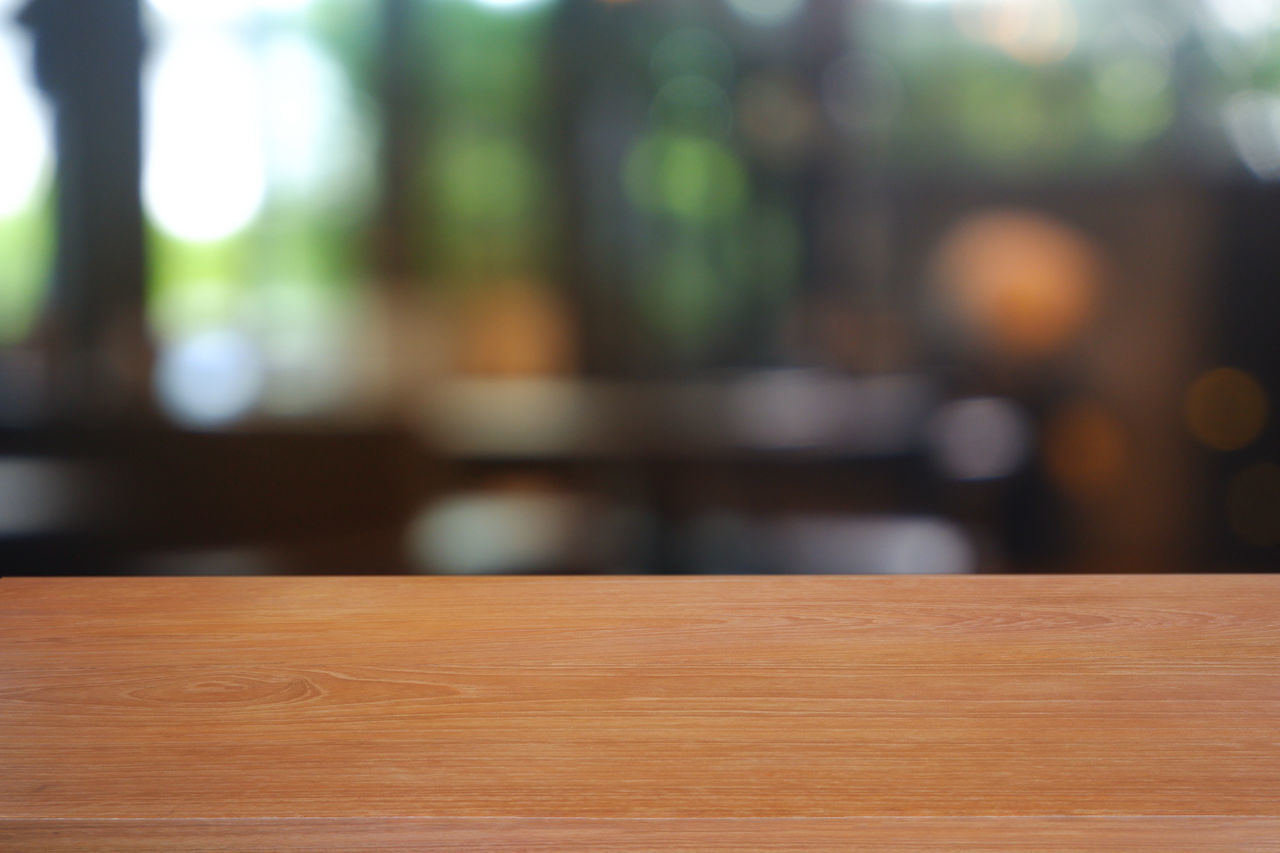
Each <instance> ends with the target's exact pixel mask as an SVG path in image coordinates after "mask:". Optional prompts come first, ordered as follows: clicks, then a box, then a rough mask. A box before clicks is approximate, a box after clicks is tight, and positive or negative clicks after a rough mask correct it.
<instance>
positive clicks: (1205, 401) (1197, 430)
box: [1183, 367, 1267, 450]
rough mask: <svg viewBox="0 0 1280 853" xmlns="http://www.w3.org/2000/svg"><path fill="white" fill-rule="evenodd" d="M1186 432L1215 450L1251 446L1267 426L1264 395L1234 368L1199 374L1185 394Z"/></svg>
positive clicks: (1246, 376) (1251, 380)
mask: <svg viewBox="0 0 1280 853" xmlns="http://www.w3.org/2000/svg"><path fill="white" fill-rule="evenodd" d="M1183 414H1184V416H1185V418H1186V422H1187V429H1189V430H1190V431H1191V434H1192V435H1194V436H1195V437H1196V438H1197V439H1198V440H1200V441H1201V442H1203V443H1204V444H1206V445H1208V446H1209V447H1212V448H1213V449H1215V450H1238V449H1240V448H1241V447H1245V446H1247V445H1249V444H1251V443H1252V442H1253V441H1254V439H1256V438H1257V437H1258V435H1259V434H1260V433H1261V432H1262V429H1263V427H1265V426H1266V424H1267V394H1266V392H1265V391H1264V390H1263V389H1262V386H1261V385H1259V384H1258V381H1257V380H1256V379H1254V378H1253V377H1252V376H1250V375H1249V374H1248V373H1245V372H1244V371H1243V370H1237V369H1235V368H1233V367H1220V368H1217V369H1216V370H1210V371H1208V372H1206V373H1204V374H1202V375H1201V376H1200V377H1199V378H1198V379H1197V380H1196V381H1195V382H1194V383H1193V384H1192V385H1191V388H1190V389H1189V390H1188V391H1187V397H1186V401H1185V405H1184V407H1183Z"/></svg>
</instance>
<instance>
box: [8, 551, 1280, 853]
mask: <svg viewBox="0 0 1280 853" xmlns="http://www.w3.org/2000/svg"><path fill="white" fill-rule="evenodd" d="M373 849H378V850H384V849H391V850H406V851H408V850H414V851H418V850H449V851H458V850H504V851H507V850H539V851H542V850H545V851H551V850H610V849H616V850H697V851H715V850H767V851H782V850H795V851H801V850H803V851H815V850H818V851H821V850H831V851H835V850H840V851H849V850H929V851H949V850H999V851H1015V850H1016V851H1030V850H1126V851H1132V850H1153V851H1154V850H1160V851H1174V850H1188V851H1190V850H1197V851H1207V850H1215V851H1217V850H1277V851H1280V576H1237V575H1222V576H1186V575H1182V576H1078V577H994V576H990V577H983V576H979V577H899V578H885V577H752V578H731V577H703V578H496V579H446V578H392V577H361V578H358V579H357V578H324V579H319V578H314V579H313V578H307V579H299V578H184V579H177V578H174V579H155V578H148V579H142V578H114V579H113V578H99V579H54V580H48V579H19V578H9V579H4V580H0V850H6V851H37V850H38V851H61V850H93V851H107V850H148V851H150V850H154V851H181V850H373Z"/></svg>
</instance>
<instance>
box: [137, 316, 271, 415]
mask: <svg viewBox="0 0 1280 853" xmlns="http://www.w3.org/2000/svg"><path fill="white" fill-rule="evenodd" d="M262 386H263V367H262V358H261V356H260V354H259V352H258V349H257V347H255V346H254V344H253V342H252V341H250V340H249V338H248V337H247V336H246V335H244V334H243V333H241V332H238V331H235V330H233V329H211V330H209V331H206V332H200V333H198V334H195V335H192V336H191V337H188V338H185V339H183V340H180V341H177V342H175V343H173V344H171V345H169V346H167V347H165V348H164V349H162V350H161V352H160V357H159V359H158V360H157V362H156V372H155V392H156V397H157V399H158V400H159V402H160V405H161V406H162V407H163V408H164V410H165V412H166V413H167V414H168V415H169V417H170V418H172V419H173V420H174V421H176V422H177V423H180V424H183V425H185V426H189V427H195V428H210V427H219V426H224V425H226V424H229V423H232V422H233V421H235V420H237V419H239V418H241V417H243V416H244V415H246V414H247V413H248V412H249V411H250V410H251V409H252V408H253V407H254V406H255V405H256V404H257V402H258V399H259V397H260V396H261V394H262Z"/></svg>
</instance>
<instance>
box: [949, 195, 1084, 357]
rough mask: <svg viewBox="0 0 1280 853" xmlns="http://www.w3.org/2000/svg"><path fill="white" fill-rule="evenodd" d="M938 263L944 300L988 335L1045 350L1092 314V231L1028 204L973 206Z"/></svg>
mask: <svg viewBox="0 0 1280 853" xmlns="http://www.w3.org/2000/svg"><path fill="white" fill-rule="evenodd" d="M937 258H938V261H937V269H938V274H939V283H940V286H941V290H942V296H943V299H944V301H945V302H946V303H947V304H948V305H949V306H950V307H951V308H952V309H953V311H954V312H955V313H956V314H957V315H958V319H959V320H960V321H961V323H962V324H963V325H965V326H966V327H968V329H969V330H970V331H971V332H972V333H973V334H974V335H975V336H976V337H977V338H978V339H979V340H980V341H981V342H982V343H983V344H986V345H989V346H993V347H995V348H996V349H1000V350H1004V351H1006V352H1008V353H1010V354H1013V355H1021V356H1040V355H1047V354H1049V353H1051V352H1053V351H1055V350H1057V349H1059V348H1061V347H1062V346H1064V345H1065V344H1066V343H1067V342H1068V341H1069V340H1070V339H1071V338H1072V337H1073V336H1074V335H1076V334H1077V333H1078V332H1079V331H1080V329H1081V328H1082V327H1083V326H1084V324H1085V323H1086V322H1087V321H1088V320H1089V318H1090V316H1091V315H1092V314H1093V311H1094V308H1095V303H1096V302H1097V297H1098V290H1099V278H1100V268H1101V262H1100V260H1099V258H1098V254H1097V252H1096V250H1095V249H1094V246H1093V244H1092V243H1091V242H1090V240H1089V238H1088V237H1086V236H1085V235H1083V234H1081V233H1080V232H1078V231H1076V230H1075V229H1073V228H1071V227H1070V226H1068V225H1066V224H1064V223H1062V222H1059V221H1058V220H1055V219H1051V218H1049V217H1047V216H1044V215H1041V214H1038V213H1033V212H1026V211H1017V210H1010V211H997V212H989V213H982V214H975V215H972V216H970V217H968V218H967V219H965V220H963V221H962V222H961V223H960V224H959V225H957V226H956V227H955V228H954V229H952V231H951V232H950V233H949V234H948V235H947V236H946V237H945V238H944V240H943V242H942V245H941V247H940V249H939V251H938V256H937Z"/></svg>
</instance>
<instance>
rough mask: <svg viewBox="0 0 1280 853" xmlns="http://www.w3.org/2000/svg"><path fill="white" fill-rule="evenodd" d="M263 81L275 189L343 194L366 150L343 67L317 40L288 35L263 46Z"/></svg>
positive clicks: (267, 139) (270, 159) (271, 173)
mask: <svg viewBox="0 0 1280 853" xmlns="http://www.w3.org/2000/svg"><path fill="white" fill-rule="evenodd" d="M261 79H262V88H261V94H262V98H263V101H264V110H263V111H264V113H265V117H266V124H267V129H266V145H267V155H268V159H269V173H270V181H271V184H272V188H273V189H281V190H284V191H285V192H289V193H294V194H311V193H315V192H317V191H325V190H338V191H340V190H341V189H342V186H341V182H342V179H343V178H345V177H347V176H349V175H351V174H353V173H354V172H357V171H358V170H359V169H360V166H361V164H360V163H359V162H354V159H355V158H357V157H358V156H359V152H361V151H363V150H365V148H366V147H367V146H366V145H365V140H363V139H361V136H360V134H361V123H360V120H359V116H357V115H356V110H355V107H354V105H353V98H352V94H351V92H350V87H349V86H348V84H347V81H346V80H345V79H344V78H343V75H342V71H341V69H340V68H339V67H338V66H337V64H336V63H335V62H334V60H333V59H332V58H331V57H330V56H329V55H328V54H327V53H325V52H324V51H323V50H321V49H320V48H319V47H317V46H316V44H315V43H314V42H313V41H311V40H309V39H307V38H305V37H302V36H299V35H283V36H280V37H277V38H274V39H272V40H271V41H270V42H268V43H267V45H266V46H265V47H264V50H263V52H262V73H261Z"/></svg>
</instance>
